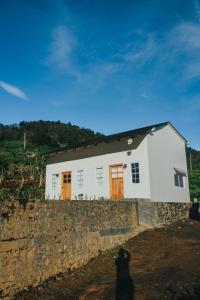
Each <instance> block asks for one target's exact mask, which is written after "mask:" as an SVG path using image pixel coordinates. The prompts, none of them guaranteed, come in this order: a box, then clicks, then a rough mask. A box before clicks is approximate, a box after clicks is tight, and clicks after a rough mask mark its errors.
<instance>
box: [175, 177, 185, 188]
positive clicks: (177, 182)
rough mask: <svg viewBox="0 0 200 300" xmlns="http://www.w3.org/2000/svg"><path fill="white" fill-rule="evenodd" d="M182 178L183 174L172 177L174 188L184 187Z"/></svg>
mask: <svg viewBox="0 0 200 300" xmlns="http://www.w3.org/2000/svg"><path fill="white" fill-rule="evenodd" d="M183 176H184V175H183V174H175V175H174V182H175V186H179V187H184V183H183Z"/></svg>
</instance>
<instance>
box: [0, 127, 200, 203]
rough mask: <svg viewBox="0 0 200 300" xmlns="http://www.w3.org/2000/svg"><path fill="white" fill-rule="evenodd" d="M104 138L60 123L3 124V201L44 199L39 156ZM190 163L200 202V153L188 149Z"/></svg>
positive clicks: (194, 192) (0, 156)
mask: <svg viewBox="0 0 200 300" xmlns="http://www.w3.org/2000/svg"><path fill="white" fill-rule="evenodd" d="M100 136H102V135H101V134H100V133H95V132H94V131H92V130H90V129H85V128H80V127H78V126H75V125H72V124H71V123H67V124H65V123H62V122H60V121H57V122H52V121H34V122H21V123H19V124H14V125H3V124H0V199H9V198H12V197H15V198H16V197H17V198H22V199H26V198H41V199H42V198H44V181H45V161H44V158H43V156H38V154H42V153H45V152H47V151H51V150H54V149H55V148H58V147H68V148H72V147H74V146H76V145H77V144H79V143H82V142H87V141H89V140H93V139H95V138H98V137H100ZM24 139H25V149H24ZM187 162H188V170H189V183H190V194H191V198H194V197H196V198H200V151H196V150H194V149H192V148H187Z"/></svg>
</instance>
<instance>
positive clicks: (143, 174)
mask: <svg viewBox="0 0 200 300" xmlns="http://www.w3.org/2000/svg"><path fill="white" fill-rule="evenodd" d="M132 162H139V163H140V183H132V176H131V163H132ZM121 163H123V164H127V168H125V169H123V171H124V197H125V198H150V186H149V170H148V155H147V139H146V138H145V139H144V140H143V141H142V143H141V144H140V145H139V147H138V148H137V149H135V150H132V152H131V155H130V156H128V155H127V151H123V152H118V153H112V154H105V155H100V156H96V157H90V158H84V159H79V160H73V161H68V162H61V163H56V164H49V165H47V167H46V191H45V197H46V199H52V198H54V197H55V198H56V199H59V197H60V191H61V172H64V171H71V172H72V199H76V197H77V196H78V195H79V194H84V199H86V198H87V199H88V200H89V199H98V198H99V197H104V198H105V199H108V198H109V166H110V165H113V164H121ZM98 167H103V177H104V178H103V184H102V185H99V184H98V183H97V179H96V168H98ZM80 169H82V170H83V171H84V174H83V179H84V182H83V187H81V188H80V187H79V186H78V182H77V171H78V170H80ZM52 174H59V184H58V187H57V193H53V191H52Z"/></svg>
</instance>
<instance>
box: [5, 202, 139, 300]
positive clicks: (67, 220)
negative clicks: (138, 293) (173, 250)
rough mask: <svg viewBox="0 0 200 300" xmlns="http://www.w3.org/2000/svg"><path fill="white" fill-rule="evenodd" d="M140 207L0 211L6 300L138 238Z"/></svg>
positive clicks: (64, 205)
mask: <svg viewBox="0 0 200 300" xmlns="http://www.w3.org/2000/svg"><path fill="white" fill-rule="evenodd" d="M137 225H138V219H137V211H136V203H134V202H132V203H131V202H129V203H128V202H122V201H68V202H67V201H65V202H64V201H29V202H28V203H27V204H26V205H21V204H20V203H19V202H18V201H15V200H13V201H9V202H4V203H3V204H1V207H0V298H1V297H2V298H4V297H7V298H10V297H11V296H12V295H14V294H15V293H16V292H17V291H19V290H21V289H23V288H24V287H27V286H31V285H38V284H40V283H41V282H42V281H43V280H45V279H46V278H48V277H51V276H53V275H56V274H58V273H60V272H64V271H66V270H67V269H72V268H76V267H79V266H81V265H83V264H85V263H87V261H88V260H89V259H91V258H92V257H95V256H97V255H98V253H99V251H103V250H106V249H110V248H113V247H114V246H116V245H119V244H122V243H123V242H125V241H126V240H128V239H130V238H131V237H133V236H134V235H135V234H136V233H137Z"/></svg>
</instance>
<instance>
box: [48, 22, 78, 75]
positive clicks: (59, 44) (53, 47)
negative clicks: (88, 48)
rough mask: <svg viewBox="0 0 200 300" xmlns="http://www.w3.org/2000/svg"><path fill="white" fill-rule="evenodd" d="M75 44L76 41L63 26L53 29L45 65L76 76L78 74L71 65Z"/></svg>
mask: <svg viewBox="0 0 200 300" xmlns="http://www.w3.org/2000/svg"><path fill="white" fill-rule="evenodd" d="M76 44H77V41H76V39H75V37H74V36H73V34H72V33H71V32H70V31H69V30H68V29H67V28H66V27H65V26H58V27H56V28H54V30H53V32H52V41H51V44H50V47H49V55H48V57H47V59H46V60H45V63H46V64H47V65H48V66H53V67H54V68H57V69H60V70H61V71H64V72H65V73H68V74H71V75H75V76H78V75H79V72H78V70H77V69H76V67H75V65H74V64H73V59H72V56H73V51H74V48H75V46H76Z"/></svg>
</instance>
